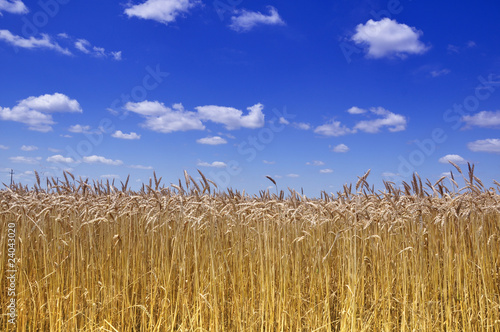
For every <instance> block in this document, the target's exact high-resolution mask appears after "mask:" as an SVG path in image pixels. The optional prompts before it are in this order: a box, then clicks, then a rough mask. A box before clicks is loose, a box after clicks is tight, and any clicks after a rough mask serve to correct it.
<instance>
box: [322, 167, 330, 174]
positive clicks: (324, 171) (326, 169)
mask: <svg viewBox="0 0 500 332" xmlns="http://www.w3.org/2000/svg"><path fill="white" fill-rule="evenodd" d="M319 172H320V173H321V174H328V173H333V169H331V168H325V169H321V170H319Z"/></svg>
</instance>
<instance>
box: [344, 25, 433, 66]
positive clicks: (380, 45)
mask: <svg viewBox="0 0 500 332" xmlns="http://www.w3.org/2000/svg"><path fill="white" fill-rule="evenodd" d="M422 34H423V33H422V31H420V30H417V29H415V28H414V27H409V26H408V25H406V24H401V23H398V22H397V21H396V20H391V19H389V18H383V19H382V20H380V21H374V20H371V19H370V20H368V22H366V23H365V24H359V25H358V26H357V27H356V33H355V34H354V36H352V40H353V41H354V42H355V43H356V44H364V45H368V54H367V56H368V57H372V58H383V57H390V56H393V55H396V56H399V57H405V56H406V55H407V54H422V53H425V52H426V51H427V50H428V47H427V46H425V45H424V44H423V43H422V42H421V41H420V40H419V38H420V37H421V36H422Z"/></svg>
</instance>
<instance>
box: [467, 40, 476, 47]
mask: <svg viewBox="0 0 500 332" xmlns="http://www.w3.org/2000/svg"><path fill="white" fill-rule="evenodd" d="M476 46H477V44H476V42H475V41H473V40H469V41H468V42H467V47H468V48H472V47H476Z"/></svg>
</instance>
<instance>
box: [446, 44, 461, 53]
mask: <svg viewBox="0 0 500 332" xmlns="http://www.w3.org/2000/svg"><path fill="white" fill-rule="evenodd" d="M446 49H447V50H448V52H449V53H460V47H458V46H455V45H452V44H448V46H447V47H446Z"/></svg>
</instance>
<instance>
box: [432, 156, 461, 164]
mask: <svg viewBox="0 0 500 332" xmlns="http://www.w3.org/2000/svg"><path fill="white" fill-rule="evenodd" d="M449 161H451V162H454V163H455V164H466V163H467V160H465V159H464V158H462V157H461V156H459V155H458V154H447V155H446V156H444V157H441V158H439V162H440V163H442V164H448V162H449Z"/></svg>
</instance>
